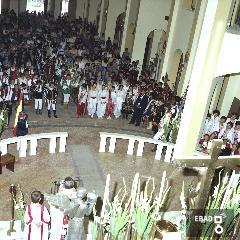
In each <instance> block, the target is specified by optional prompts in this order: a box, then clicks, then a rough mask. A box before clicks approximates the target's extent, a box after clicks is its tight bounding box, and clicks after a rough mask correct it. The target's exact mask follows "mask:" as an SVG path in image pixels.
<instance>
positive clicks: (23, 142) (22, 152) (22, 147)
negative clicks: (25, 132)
mask: <svg viewBox="0 0 240 240" xmlns="http://www.w3.org/2000/svg"><path fill="white" fill-rule="evenodd" d="M26 156H27V138H24V137H22V138H21V139H20V141H19V157H26Z"/></svg>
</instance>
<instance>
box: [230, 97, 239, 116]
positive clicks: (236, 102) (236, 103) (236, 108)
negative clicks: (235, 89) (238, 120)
mask: <svg viewBox="0 0 240 240" xmlns="http://www.w3.org/2000/svg"><path fill="white" fill-rule="evenodd" d="M232 113H237V114H238V115H239V116H240V100H239V99H238V98H236V97H235V98H234V99H233V102H232V106H231V108H230V110H229V113H228V116H229V117H230V116H231V114H232Z"/></svg>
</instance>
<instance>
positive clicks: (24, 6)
mask: <svg viewBox="0 0 240 240" xmlns="http://www.w3.org/2000/svg"><path fill="white" fill-rule="evenodd" d="M18 3H19V7H18V9H19V13H22V12H25V11H26V9H27V0H19V2H18Z"/></svg>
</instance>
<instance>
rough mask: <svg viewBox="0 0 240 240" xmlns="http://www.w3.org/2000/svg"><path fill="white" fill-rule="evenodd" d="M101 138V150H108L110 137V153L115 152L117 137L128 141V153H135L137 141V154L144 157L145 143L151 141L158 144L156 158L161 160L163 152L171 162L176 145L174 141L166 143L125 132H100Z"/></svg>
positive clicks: (167, 160)
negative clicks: (107, 145)
mask: <svg viewBox="0 0 240 240" xmlns="http://www.w3.org/2000/svg"><path fill="white" fill-rule="evenodd" d="M100 138H101V140H100V146H99V152H106V144H107V139H108V138H110V143H109V147H108V152H110V153H114V151H115V147H116V141H117V139H124V140H127V141H128V148H127V154H128V155H133V154H134V149H135V142H137V144H138V146H137V151H136V156H137V157H142V155H143V151H144V145H145V143H150V144H155V145H156V152H155V159H156V160H160V159H161V158H162V154H163V155H164V161H165V162H171V159H172V156H173V152H174V147H175V145H174V144H172V143H164V142H161V141H156V140H154V139H153V138H147V137H142V136H135V135H128V134H123V133H108V132H100Z"/></svg>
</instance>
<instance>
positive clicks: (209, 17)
mask: <svg viewBox="0 0 240 240" xmlns="http://www.w3.org/2000/svg"><path fill="white" fill-rule="evenodd" d="M230 7H231V0H218V1H212V0H202V2H201V7H200V11H199V16H198V21H197V24H196V29H195V34H194V38H193V44H192V49H191V53H190V57H189V63H188V66H187V71H186V76H185V78H187V79H190V82H189V90H188V95H187V98H186V103H185V108H184V112H183V115H182V120H181V124H180V129H179V133H178V138H177V143H176V147H175V152H174V155H175V157H176V158H177V157H178V156H186V155H192V154H193V153H194V152H195V148H196V144H197V141H198V139H199V132H200V130H201V126H202V125H203V123H204V120H205V117H206V114H207V112H206V108H207V106H208V104H209V102H210V100H209V98H211V96H210V94H209V93H210V91H211V88H212V82H213V79H214V73H215V70H216V66H217V61H218V57H219V53H220V50H221V46H222V42H223V37H224V33H225V30H226V25H227V20H228V15H229V10H230ZM187 79H185V81H186V80H187Z"/></svg>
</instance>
